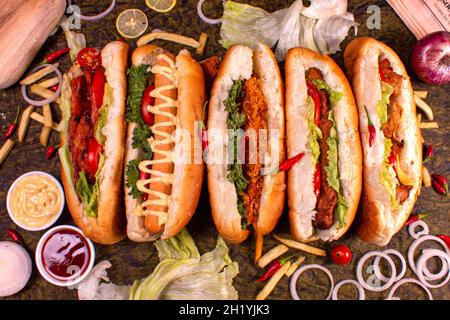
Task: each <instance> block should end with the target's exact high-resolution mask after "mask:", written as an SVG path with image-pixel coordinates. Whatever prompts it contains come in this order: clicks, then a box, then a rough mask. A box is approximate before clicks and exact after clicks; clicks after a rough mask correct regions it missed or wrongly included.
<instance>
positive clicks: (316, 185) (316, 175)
mask: <svg viewBox="0 0 450 320" xmlns="http://www.w3.org/2000/svg"><path fill="white" fill-rule="evenodd" d="M320 171H321V169H320V164H319V163H317V164H316V172H315V173H314V194H315V195H316V198H317V199H318V198H319V196H320V181H321V176H320V175H321V172H320Z"/></svg>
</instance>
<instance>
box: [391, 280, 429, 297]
mask: <svg viewBox="0 0 450 320" xmlns="http://www.w3.org/2000/svg"><path fill="white" fill-rule="evenodd" d="M405 283H415V284H417V285H419V286H421V287H422V288H423V289H424V290H425V291H426V293H427V294H428V297H429V298H430V300H433V296H432V294H431V292H430V290H429V289H428V288H427V287H425V286H424V284H423V283H422V282H420V281H418V280H416V279H412V278H405V279H402V280H400V281H398V282H397V283H396V284H394V286H393V287H392V289H391V291H390V292H389V295H388V297H387V298H386V300H401V299H400V298H399V297H394V294H395V291H397V289H398V288H399V287H400V286H401V285H403V284H405Z"/></svg>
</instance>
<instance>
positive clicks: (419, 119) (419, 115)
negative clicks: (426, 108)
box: [417, 113, 422, 125]
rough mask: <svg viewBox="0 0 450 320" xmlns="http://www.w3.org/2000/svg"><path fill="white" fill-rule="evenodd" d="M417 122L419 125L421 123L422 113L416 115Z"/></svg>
mask: <svg viewBox="0 0 450 320" xmlns="http://www.w3.org/2000/svg"><path fill="white" fill-rule="evenodd" d="M417 123H418V124H419V125H420V124H421V123H422V115H421V114H420V113H419V114H418V115H417Z"/></svg>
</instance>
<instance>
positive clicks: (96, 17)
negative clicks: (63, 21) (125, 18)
mask: <svg viewBox="0 0 450 320" xmlns="http://www.w3.org/2000/svg"><path fill="white" fill-rule="evenodd" d="M70 6H72V0H69V7H70ZM115 6H116V0H112V2H111V4H110V6H109V7H108V9H106V10H105V11H103V12H102V13H100V14H98V15H95V16H84V15H82V14H79V13H78V12H75V13H74V15H75V17H77V18H80V19H81V20H85V21H97V20H100V19H103V18H104V17H106V16H107V15H108V14H110V13H111V11H113V9H114V7H115Z"/></svg>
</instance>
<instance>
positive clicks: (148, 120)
mask: <svg viewBox="0 0 450 320" xmlns="http://www.w3.org/2000/svg"><path fill="white" fill-rule="evenodd" d="M154 89H155V86H151V85H150V86H148V87H147V88H146V89H145V91H144V96H143V97H142V105H141V115H142V120H144V122H145V124H146V125H148V126H152V125H153V124H154V123H155V116H154V114H153V113H151V112H149V111H148V109H147V107H148V106H154V105H155V98H153V97H151V96H150V92H152V91H153V90H154Z"/></svg>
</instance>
